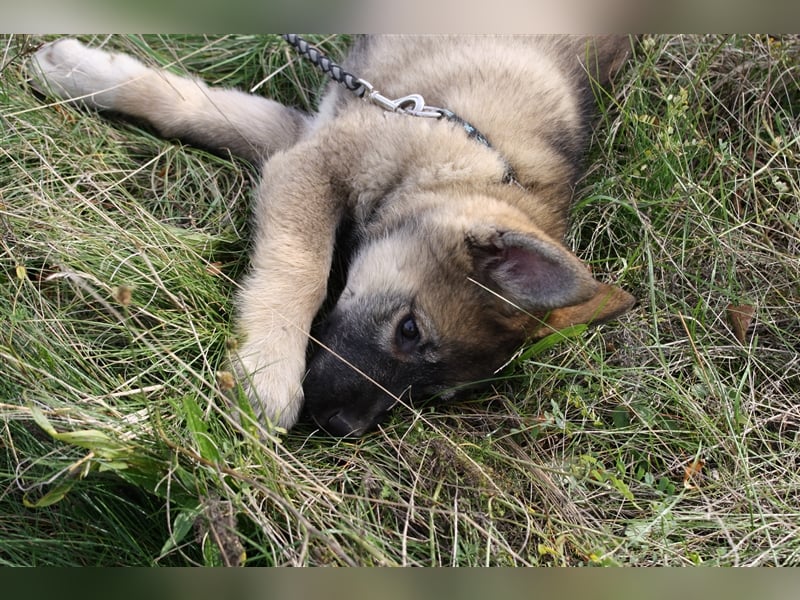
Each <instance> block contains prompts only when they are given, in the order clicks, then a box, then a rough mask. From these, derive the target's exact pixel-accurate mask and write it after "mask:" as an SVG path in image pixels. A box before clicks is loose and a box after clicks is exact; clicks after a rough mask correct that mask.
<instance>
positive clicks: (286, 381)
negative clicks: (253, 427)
mask: <svg viewBox="0 0 800 600" xmlns="http://www.w3.org/2000/svg"><path fill="white" fill-rule="evenodd" d="M270 354H271V353H270V352H268V351H265V350H264V348H263V346H260V345H258V344H245V345H244V346H243V348H242V350H241V352H240V353H239V356H238V358H237V360H236V361H235V365H234V366H235V371H236V374H237V379H238V380H239V382H240V384H241V385H242V387H243V388H244V389H245V391H246V392H247V396H248V398H249V400H250V405H251V406H252V407H253V412H254V413H255V415H256V419H257V420H258V421H259V422H260V423H263V424H266V423H267V422H269V423H271V424H272V425H277V426H278V427H283V428H285V429H289V428H290V427H292V426H293V425H294V424H295V423H296V422H297V419H298V417H299V416H300V409H301V408H302V406H303V387H302V382H303V374H304V373H305V358H304V355H303V354H302V353H301V354H300V356H299V358H298V357H295V358H287V357H272V356H270Z"/></svg>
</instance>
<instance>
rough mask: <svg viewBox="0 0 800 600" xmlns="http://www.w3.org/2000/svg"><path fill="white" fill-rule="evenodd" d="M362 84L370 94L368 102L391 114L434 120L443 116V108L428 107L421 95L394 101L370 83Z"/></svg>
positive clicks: (412, 95)
mask: <svg viewBox="0 0 800 600" xmlns="http://www.w3.org/2000/svg"><path fill="white" fill-rule="evenodd" d="M360 83H361V85H363V86H364V87H365V88H366V90H367V92H368V94H367V95H366V98H367V100H369V101H370V102H372V103H373V104H375V105H377V106H380V107H381V108H382V109H384V110H387V111H389V112H399V113H404V114H408V115H413V116H415V117H430V118H434V119H439V118H441V117H442V115H443V111H442V109H441V108H436V107H434V106H426V105H425V98H423V97H422V96H421V95H420V94H409V95H408V96H403V97H402V98H397V99H396V100H392V99H391V98H387V97H386V96H384V95H383V94H381V93H380V92H378V91H376V90H375V88H373V87H372V84H370V83H369V82H368V81H364V80H363V79H361V80H360Z"/></svg>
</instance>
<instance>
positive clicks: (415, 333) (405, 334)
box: [397, 315, 419, 351]
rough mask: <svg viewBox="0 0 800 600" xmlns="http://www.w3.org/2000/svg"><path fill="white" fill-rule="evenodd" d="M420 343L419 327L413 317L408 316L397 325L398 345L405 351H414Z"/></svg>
mask: <svg viewBox="0 0 800 600" xmlns="http://www.w3.org/2000/svg"><path fill="white" fill-rule="evenodd" d="M418 341H419V327H417V322H416V321H415V320H414V317H413V316H412V315H407V316H405V317H403V318H402V319H401V320H400V323H399V324H398V325H397V344H398V345H399V346H400V348H402V349H403V350H405V351H409V350H411V349H413V347H414V345H415V344H416V343H417V342H418Z"/></svg>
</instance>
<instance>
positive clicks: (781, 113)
mask: <svg viewBox="0 0 800 600" xmlns="http://www.w3.org/2000/svg"><path fill="white" fill-rule="evenodd" d="M313 39H314V40H315V41H316V42H318V43H319V44H320V45H322V46H323V47H324V48H326V49H327V50H328V51H329V52H331V53H332V54H333V55H338V56H340V55H341V53H342V52H343V48H344V42H345V40H344V39H342V38H338V37H323V36H317V37H315V38H313ZM41 41H42V39H40V38H38V37H26V36H6V37H4V38H2V39H1V40H0V60H2V63H1V64H0V68H1V69H2V76H0V127H1V128H2V129H1V130H0V131H1V133H0V135H2V144H0V232H2V236H1V237H0V282H2V283H0V286H1V287H0V322H1V323H2V326H1V327H0V416H1V418H2V421H0V423H1V425H2V429H0V431H1V432H2V433H1V434H0V448H1V449H2V455H1V456H2V458H0V473H2V478H1V479H0V563H3V564H14V565H74V564H87V565H120V564H126V565H129V564H135V565H150V564H160V565H181V564H209V565H213V564H246V565H289V564H299V565H323V564H337V565H430V566H434V565H588V564H596V565H613V564H622V565H693V564H712V565H717V564H719V565H791V564H800V556H799V555H798V553H799V552H800V542H798V539H800V497H799V496H800V494H799V493H798V492H800V478H798V475H797V472H798V468H799V467H800V464H798V463H799V462H800V461H799V459H800V439H799V438H798V435H799V434H798V426H799V425H800V356H799V355H798V348H800V308H799V302H798V300H799V299H800V289H799V287H798V286H799V284H798V282H799V281H800V260H798V249H799V248H800V183H799V182H800V172H799V169H800V91H799V90H800V37H797V36H786V37H781V38H771V37H767V36H741V37H739V36H736V37H717V36H709V37H694V36H692V37H682V36H676V37H653V38H650V37H648V38H644V39H643V40H642V42H641V44H640V45H639V47H638V49H637V51H636V56H635V59H634V60H633V62H632V64H631V66H630V68H629V69H628V70H627V71H626V72H625V73H624V75H623V76H622V77H621V78H620V79H619V81H618V82H617V88H616V89H615V91H614V94H611V95H608V96H606V95H603V96H601V97H600V103H601V105H602V118H601V120H600V123H599V126H598V129H597V133H596V136H595V137H596V139H595V140H594V143H593V146H592V150H591V152H590V155H589V157H588V161H587V162H588V167H589V172H588V175H587V177H586V178H585V180H584V181H583V184H582V189H580V190H579V191H578V194H577V197H576V200H577V201H576V207H575V210H574V226H573V228H572V229H571V231H570V240H569V241H570V243H571V244H572V245H573V246H574V247H575V248H577V249H578V251H579V253H580V255H581V256H582V257H583V258H585V259H586V260H588V261H589V262H590V263H591V264H592V265H593V267H594V269H595V271H596V273H597V274H598V276H599V277H600V278H601V279H604V280H607V281H612V280H616V281H617V282H618V283H619V284H620V285H622V286H624V287H626V288H627V289H629V290H631V291H632V292H633V293H634V294H635V295H636V296H637V297H638V298H639V301H640V302H639V305H638V306H637V307H636V308H635V309H634V310H633V311H632V312H631V313H630V314H628V315H626V316H625V317H623V318H622V319H621V320H620V321H619V322H618V323H613V324H607V325H604V326H602V327H600V328H597V329H590V330H587V331H586V332H583V333H580V332H578V333H580V335H578V334H573V335H569V336H566V337H565V338H564V339H560V340H556V339H548V340H547V341H545V342H544V343H540V344H537V345H535V346H532V347H531V348H529V349H528V350H527V351H525V352H523V353H522V354H521V355H520V357H519V358H518V359H517V360H516V361H515V362H514V364H512V365H511V366H510V367H509V369H508V370H507V371H506V372H505V373H504V374H503V375H502V376H501V377H498V379H497V381H496V382H495V383H494V385H493V387H492V390H491V392H490V393H486V394H483V395H482V396H479V397H474V398H471V399H468V400H463V401H459V402H457V403H451V404H446V405H443V406H442V405H438V406H435V405H429V406H423V407H420V408H417V409H415V410H410V409H406V410H403V411H400V412H398V413H397V414H395V415H394V416H393V417H392V419H391V420H390V421H389V422H388V423H387V424H385V425H384V426H383V428H382V429H381V430H380V431H378V432H376V433H374V434H372V435H370V436H367V437H365V438H363V439H360V440H355V441H347V440H333V439H330V438H326V437H324V436H321V435H319V434H318V433H315V432H314V431H313V428H312V427H311V426H310V425H309V424H305V423H304V424H301V425H300V426H298V427H297V428H296V429H293V430H292V431H291V432H289V433H286V434H283V433H279V432H278V433H276V434H275V436H274V437H272V438H269V439H266V440H265V439H262V438H261V437H259V436H258V435H255V434H254V432H252V431H249V430H246V429H242V428H241V427H240V426H239V425H237V424H236V423H235V422H233V421H231V419H230V418H229V416H228V414H227V412H226V410H225V405H226V400H225V390H224V388H225V387H226V376H225V370H226V368H227V367H226V364H227V355H228V353H229V352H230V351H231V350H232V349H233V348H234V347H235V340H234V335H233V327H232V323H231V303H232V295H233V293H234V291H235V289H236V281H237V280H238V278H239V277H240V276H241V274H242V273H243V271H244V269H246V266H247V264H246V260H247V259H246V254H247V247H248V241H247V240H248V197H249V193H250V191H251V189H252V186H253V183H254V181H255V176H256V174H255V173H254V172H253V171H252V170H251V169H250V168H249V167H248V166H247V165H244V164H240V163H238V162H235V161H233V162H231V161H229V160H227V159H226V158H225V157H217V156H213V155H210V154H208V153H206V152H204V151H203V150H201V149H197V148H192V147H183V146H181V145H180V144H178V143H176V142H174V141H164V140H160V139H157V138H156V137H154V136H152V135H151V134H150V132H148V131H147V130H146V129H142V128H141V127H139V126H137V125H136V124H130V123H126V122H121V121H119V120H116V119H114V118H113V117H111V118H109V117H99V116H98V115H97V114H92V113H91V112H88V111H81V110H77V109H75V108H73V107H70V106H64V105H61V104H59V103H55V102H52V101H50V100H47V99H42V98H41V97H37V96H36V95H35V94H34V93H33V92H32V90H31V89H30V87H28V86H27V85H26V83H25V71H24V64H25V60H26V57H27V56H28V55H29V53H30V51H31V49H32V48H33V47H35V45H36V44H38V43H40V42H41ZM86 41H87V42H90V43H92V44H95V45H106V46H107V47H109V48H115V49H121V50H124V51H126V52H131V53H134V54H136V55H138V56H140V57H142V58H143V60H145V61H147V62H148V63H150V64H153V65H159V66H165V67H167V68H170V69H173V70H175V71H176V72H186V71H191V72H196V73H199V74H200V75H201V76H202V77H203V78H205V79H206V80H207V81H209V82H211V83H214V84H220V85H228V86H236V87H240V88H243V89H248V90H249V89H255V90H256V93H263V94H267V95H269V96H271V97H275V98H277V99H279V100H282V101H286V102H290V103H292V104H295V105H299V106H302V107H305V108H313V106H314V103H315V97H316V96H315V94H316V90H317V89H318V87H319V85H320V82H321V80H320V78H319V76H318V75H317V74H316V73H314V72H313V71H311V70H309V68H308V67H307V66H306V65H303V64H300V63H299V62H298V61H297V60H295V59H294V57H293V55H292V54H291V53H290V52H288V50H287V49H286V48H285V47H284V46H283V45H282V43H281V42H280V40H279V38H277V37H276V36H259V37H255V36H223V37H220V38H206V37H204V36H126V37H117V36H110V37H99V36H95V37H88V38H86ZM751 310H752V320H750V319H748V317H747V315H748V314H749V312H750V311H751ZM741 315H744V317H742V316H741ZM737 323H738V325H739V328H740V329H741V330H738V329H736V328H735V327H734V325H735V324H737Z"/></svg>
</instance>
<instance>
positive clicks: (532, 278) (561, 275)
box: [467, 230, 635, 336]
mask: <svg viewBox="0 0 800 600" xmlns="http://www.w3.org/2000/svg"><path fill="white" fill-rule="evenodd" d="M467 243H468V245H469V248H470V252H471V254H472V259H473V265H474V275H475V277H476V279H477V280H478V282H479V283H481V284H482V285H485V286H486V287H488V288H489V289H491V290H492V291H494V292H496V293H497V294H498V295H499V296H501V297H502V298H504V299H505V300H507V301H508V302H509V304H511V305H513V306H515V307H517V308H520V309H522V310H524V311H526V312H529V313H536V314H545V315H546V316H545V317H544V324H543V325H542V327H541V328H540V329H539V330H537V331H536V332H535V335H538V336H541V335H544V334H546V333H550V332H552V331H554V330H558V329H563V328H564V327H568V326H570V325H575V324H578V323H598V322H602V321H607V320H609V319H613V318H614V317H616V316H618V315H620V314H622V313H623V312H625V311H626V310H628V309H629V308H630V307H631V306H633V304H634V302H635V300H634V298H633V296H631V295H630V294H628V293H627V292H625V291H624V290H622V289H619V288H616V287H613V286H610V285H605V284H602V283H600V282H598V281H596V280H595V279H594V278H593V277H592V276H591V274H590V273H589V270H588V269H587V267H586V266H585V265H584V264H583V263H582V262H581V261H580V260H579V259H578V257H577V256H575V255H574V254H572V253H571V252H570V251H568V250H567V249H566V248H564V247H563V246H561V245H559V244H557V243H555V242H553V241H549V240H546V239H542V238H540V237H538V236H536V235H533V234H529V233H519V232H502V231H497V230H486V231H483V232H481V233H477V232H472V233H471V234H470V235H469V236H468V237H467Z"/></svg>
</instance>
